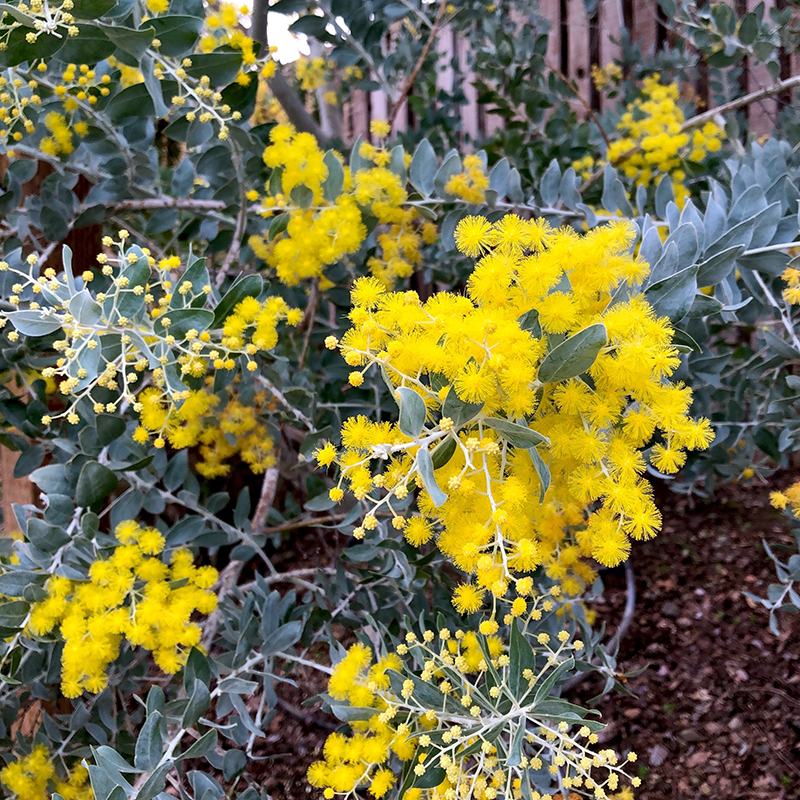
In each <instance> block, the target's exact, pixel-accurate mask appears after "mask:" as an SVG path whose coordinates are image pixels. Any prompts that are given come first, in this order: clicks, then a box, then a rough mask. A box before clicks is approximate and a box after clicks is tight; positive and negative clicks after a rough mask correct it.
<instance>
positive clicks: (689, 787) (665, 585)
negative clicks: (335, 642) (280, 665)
mask: <svg viewBox="0 0 800 800" xmlns="http://www.w3.org/2000/svg"><path fill="white" fill-rule="evenodd" d="M791 480H792V476H784V477H783V478H781V476H777V477H776V478H775V479H773V481H772V482H773V483H774V484H775V485H783V483H784V482H785V483H789V482H791ZM767 495H768V490H767V489H766V488H765V487H764V486H763V485H762V486H753V487H744V486H735V487H730V488H727V489H724V490H723V491H722V492H720V494H719V496H718V497H717V498H716V499H715V501H714V502H713V503H707V504H694V505H691V504H690V503H688V502H687V500H686V499H685V498H681V497H679V496H677V495H675V494H670V493H664V494H663V495H662V497H661V502H660V505H661V508H662V509H663V511H664V518H665V526H664V531H663V532H662V533H661V534H660V535H659V536H658V537H657V538H656V539H655V540H653V541H651V542H645V543H641V544H637V546H636V547H635V549H634V553H633V559H634V567H635V574H636V583H637V594H638V599H637V607H636V616H635V619H634V621H633V624H632V626H631V628H630V630H629V632H628V634H627V636H626V637H625V638H624V639H623V641H622V644H621V647H620V653H619V658H620V663H619V666H620V669H621V670H623V671H630V672H633V671H636V670H640V669H643V672H642V673H641V674H640V675H638V676H637V677H633V678H631V679H630V680H629V681H628V682H627V688H628V689H629V690H630V692H631V693H632V696H631V697H627V696H625V695H622V694H620V693H616V692H615V693H613V694H612V695H610V696H608V697H606V698H604V699H602V700H600V701H599V702H598V703H597V707H598V708H599V709H600V710H601V711H602V713H603V718H604V720H605V721H606V722H608V723H609V727H608V729H607V730H606V731H605V732H604V734H603V741H604V743H607V744H606V746H609V747H613V748H615V749H618V750H627V749H633V750H635V751H636V752H637V753H638V754H639V756H640V759H639V762H638V764H637V766H638V768H639V775H640V777H641V778H642V788H641V789H639V790H638V792H637V794H636V796H637V798H638V800H668V799H669V800H672V799H673V798H676V799H678V798H679V799H680V800H687V799H694V798H698V800H699V799H701V798H705V797H709V798H714V799H715V800H739V799H740V798H742V799H746V800H762V798H763V800H767V798H769V800H797V798H800V618H798V617H795V616H791V615H788V614H784V615H783V616H782V617H781V619H780V624H781V631H782V633H781V636H779V637H776V636H774V635H773V634H771V633H770V632H769V631H768V629H767V614H766V612H765V610H764V609H763V608H762V607H761V606H757V605H755V604H754V603H753V602H752V601H749V600H748V599H747V598H745V597H744V595H743V594H742V592H743V590H746V591H750V592H752V593H754V594H756V595H765V594H766V587H767V584H769V583H770V582H773V581H774V580H775V572H774V568H773V565H772V563H771V562H770V561H769V559H768V558H767V556H766V554H765V552H764V549H763V547H762V544H761V540H762V539H763V538H766V539H768V540H769V541H770V542H771V543H780V542H784V543H789V542H791V541H793V540H792V537H791V535H790V532H789V526H788V523H787V521H786V520H785V518H784V517H783V516H782V515H781V514H780V513H778V512H776V511H774V510H773V509H771V508H770V506H769V503H768V499H767ZM604 577H605V582H606V585H607V591H606V594H605V596H604V599H603V601H602V602H601V603H598V604H597V605H596V609H597V612H598V620H605V621H606V622H607V623H608V624H609V626H610V627H609V631H610V632H611V631H613V628H614V624H615V623H616V621H617V620H619V619H620V617H621V613H622V609H623V607H624V604H625V580H624V575H623V572H622V570H621V569H620V570H612V571H609V572H608V573H607V574H606V575H605V576H604ZM317 675H318V673H317V674H316V675H313V674H310V675H307V676H305V679H304V682H302V683H301V684H300V685H299V686H298V688H297V689H291V690H290V691H289V692H283V697H284V699H285V702H286V703H287V704H286V705H283V706H282V707H281V708H280V709H279V711H278V715H277V717H276V718H275V719H274V720H273V722H272V724H271V726H270V728H269V731H268V737H267V740H266V742H265V743H264V746H263V748H262V752H261V753H260V755H262V756H266V757H267V758H268V760H266V761H264V762H262V764H263V765H264V766H263V782H264V786H265V788H266V789H267V791H269V792H270V793H271V794H272V796H273V797H274V798H275V800H296V799H297V798H305V797H310V796H315V795H316V793H314V794H312V792H311V790H310V788H309V787H308V786H307V784H306V783H305V778H304V775H305V770H306V769H307V767H308V765H309V763H311V761H313V760H315V759H316V758H318V757H319V754H320V751H321V746H322V743H323V742H324V739H325V737H326V735H327V734H328V732H329V730H330V728H331V727H332V725H331V723H332V721H331V719H330V718H327V717H326V716H325V715H323V714H321V713H320V712H319V711H318V710H316V709H314V708H303V707H302V706H301V703H302V701H303V699H304V697H308V696H311V695H313V694H315V693H317V692H319V691H321V690H322V689H323V688H324V687H323V685H322V684H321V682H320V679H319V677H317ZM597 689H598V687H596V686H592V685H590V684H589V683H588V682H587V683H584V684H583V685H581V686H580V687H578V688H577V689H575V690H574V691H573V692H572V695H573V696H574V697H575V698H576V699H577V700H579V701H581V702H586V701H587V700H589V699H590V698H591V697H592V696H593V695H594V694H596V691H597Z"/></svg>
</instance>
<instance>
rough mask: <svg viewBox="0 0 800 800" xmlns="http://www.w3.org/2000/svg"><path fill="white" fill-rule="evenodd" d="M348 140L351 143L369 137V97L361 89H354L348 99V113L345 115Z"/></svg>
mask: <svg viewBox="0 0 800 800" xmlns="http://www.w3.org/2000/svg"><path fill="white" fill-rule="evenodd" d="M347 122H348V125H347V134H348V140H349V141H351V142H353V141H355V140H356V139H357V138H358V137H359V136H361V137H362V138H363V139H367V138H368V137H369V97H368V96H367V93H366V92H363V91H361V89H354V90H353V93H352V95H351V98H350V113H349V114H348V115H347Z"/></svg>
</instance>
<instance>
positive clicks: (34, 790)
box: [0, 744, 94, 800]
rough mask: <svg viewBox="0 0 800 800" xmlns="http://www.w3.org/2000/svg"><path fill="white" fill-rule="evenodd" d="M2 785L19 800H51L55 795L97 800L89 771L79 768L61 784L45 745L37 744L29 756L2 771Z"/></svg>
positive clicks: (0, 781) (0, 772) (0, 780)
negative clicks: (90, 782) (95, 799)
mask: <svg viewBox="0 0 800 800" xmlns="http://www.w3.org/2000/svg"><path fill="white" fill-rule="evenodd" d="M0 783H2V784H3V786H5V787H6V789H8V791H9V792H11V794H13V795H14V796H15V797H16V798H17V800H50V797H51V795H52V794H59V795H61V797H62V798H63V799H64V800H94V792H92V787H91V785H90V784H89V771H88V770H87V769H86V767H83V766H77V767H75V768H74V769H73V770H71V771H70V773H69V775H68V776H67V779H66V780H63V781H62V780H59V778H58V777H57V776H56V770H55V766H54V765H53V762H52V761H51V760H50V753H49V751H48V750H47V748H46V747H45V746H44V745H43V744H37V745H36V746H35V747H34V748H33V750H32V751H31V753H30V754H29V755H27V756H24V757H23V758H19V759H17V760H16V761H12V762H11V763H10V764H9V765H8V766H6V767H4V768H3V769H2V770H0ZM51 787H52V791H51Z"/></svg>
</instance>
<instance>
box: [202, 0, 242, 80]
mask: <svg viewBox="0 0 800 800" xmlns="http://www.w3.org/2000/svg"><path fill="white" fill-rule="evenodd" d="M251 14H252V9H251V8H250V7H248V6H246V5H242V6H235V5H234V4H233V3H224V2H223V3H219V5H218V7H217V8H216V9H213V10H212V13H210V14H209V15H208V16H207V17H206V19H205V27H206V31H205V32H204V34H203V36H202V37H201V38H200V51H201V52H203V53H210V52H212V51H213V50H216V49H217V48H218V47H226V48H228V47H229V48H232V49H233V50H239V51H240V52H241V54H242V64H243V65H244V67H249V66H252V65H254V64H255V63H256V50H255V43H254V41H253V40H252V39H251V38H250V37H249V36H247V35H246V34H245V33H244V30H243V28H242V18H243V17H248V18H249V16H250V15H251ZM251 79H252V76H251V74H250V73H249V72H248V71H246V70H245V69H240V70H239V74H238V75H237V77H236V82H237V83H239V84H241V85H242V86H248V85H249V84H250V80H251Z"/></svg>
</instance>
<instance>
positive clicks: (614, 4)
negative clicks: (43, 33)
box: [600, 0, 623, 67]
mask: <svg viewBox="0 0 800 800" xmlns="http://www.w3.org/2000/svg"><path fill="white" fill-rule="evenodd" d="M622 28H623V20H622V0H600V66H601V67H604V66H606V64H610V63H612V62H613V61H616V60H617V59H619V58H621V57H622V47H621V46H620V44H619V42H620V37H621V36H622ZM612 40H613V41H612Z"/></svg>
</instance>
